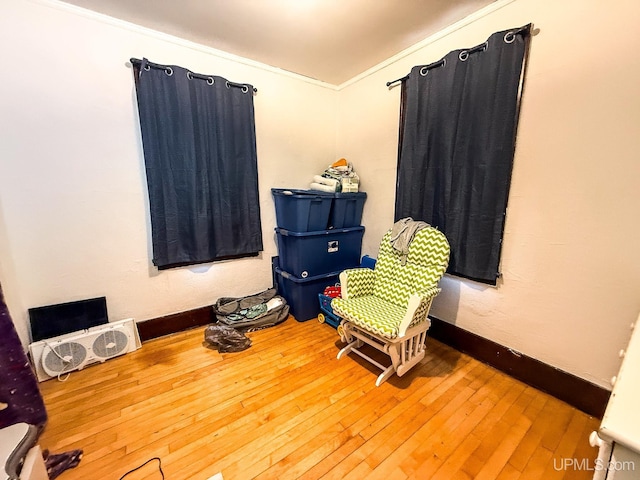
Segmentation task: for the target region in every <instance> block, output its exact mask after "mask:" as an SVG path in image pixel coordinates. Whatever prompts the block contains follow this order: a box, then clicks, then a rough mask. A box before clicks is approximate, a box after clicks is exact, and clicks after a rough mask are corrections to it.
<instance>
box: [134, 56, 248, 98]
mask: <svg viewBox="0 0 640 480" xmlns="http://www.w3.org/2000/svg"><path fill="white" fill-rule="evenodd" d="M129 61H130V62H131V64H132V65H142V64H143V62H144V64H145V66H149V67H152V68H157V69H160V70H164V71H165V72H167V74H168V75H173V69H172V68H171V67H170V66H169V65H161V64H159V63H153V62H150V61H149V60H147V59H146V58H145V59H144V60H140V59H139V58H130V59H129ZM169 72H170V73H169ZM187 77H188V78H189V79H192V78H199V79H201V80H206V81H207V83H209V85H213V76H211V75H202V74H200V73H194V72H192V71H190V70H187ZM226 82H227V85H229V86H232V87H237V88H243V89H247V90H249V86H250V85H249V84H247V83H235V82H230V81H229V80H226ZM252 88H253V93H258V89H257V88H256V87H252ZM245 93H246V92H245Z"/></svg>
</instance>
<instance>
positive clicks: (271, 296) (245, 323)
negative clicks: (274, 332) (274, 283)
mask: <svg viewBox="0 0 640 480" xmlns="http://www.w3.org/2000/svg"><path fill="white" fill-rule="evenodd" d="M213 312H214V314H215V316H216V319H217V320H218V324H222V325H228V326H230V327H233V328H235V329H236V330H239V331H242V332H253V331H256V330H261V329H263V328H267V327H273V326H274V325H277V324H279V323H281V322H283V321H285V320H286V319H287V317H289V305H287V301H286V300H285V299H284V298H283V297H281V296H280V295H276V289H275V288H270V289H268V290H265V291H264V292H260V293H256V294H254V295H249V296H247V297H240V298H234V297H222V298H219V299H218V300H216V303H215V305H213Z"/></svg>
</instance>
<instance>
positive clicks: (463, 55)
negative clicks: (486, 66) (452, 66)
mask: <svg viewBox="0 0 640 480" xmlns="http://www.w3.org/2000/svg"><path fill="white" fill-rule="evenodd" d="M458 58H459V59H460V61H461V62H466V61H467V58H469V52H467V51H466V50H463V51H462V52H460V53H459V54H458Z"/></svg>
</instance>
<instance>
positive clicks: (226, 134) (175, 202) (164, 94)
mask: <svg viewBox="0 0 640 480" xmlns="http://www.w3.org/2000/svg"><path fill="white" fill-rule="evenodd" d="M132 61H133V60H132ZM134 75H135V80H136V82H135V83H136V93H137V98H138V111H139V115H140V129H141V132H142V144H143V148H144V160H145V168H146V174H147V187H148V191H149V204H150V211H151V229H152V243H153V263H154V264H155V265H156V266H158V267H159V268H169V267H173V266H178V265H186V264H195V263H204V262H211V261H215V260H221V259H228V258H234V257H242V256H250V255H256V254H257V253H258V252H259V251H261V250H262V233H261V226H260V207H259V198H258V169H257V156H256V138H255V122H254V110H253V87H252V86H250V85H247V84H235V83H230V82H228V81H227V80H226V79H224V78H222V77H219V76H214V75H200V74H194V73H192V72H190V71H188V70H186V69H184V68H181V67H178V66H174V65H171V66H165V65H158V64H153V63H151V62H148V61H147V60H146V59H144V60H142V62H134Z"/></svg>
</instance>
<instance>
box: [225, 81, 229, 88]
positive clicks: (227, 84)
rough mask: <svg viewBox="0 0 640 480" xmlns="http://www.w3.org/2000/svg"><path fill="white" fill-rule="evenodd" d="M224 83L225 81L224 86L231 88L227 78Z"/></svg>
mask: <svg viewBox="0 0 640 480" xmlns="http://www.w3.org/2000/svg"><path fill="white" fill-rule="evenodd" d="M224 83H225V86H226V87H227V88H231V85H230V84H229V80H227V81H226V82H224Z"/></svg>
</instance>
